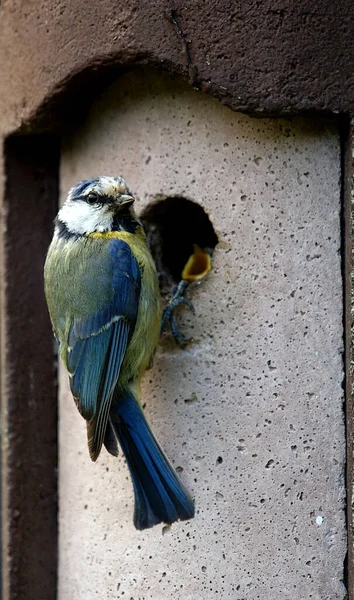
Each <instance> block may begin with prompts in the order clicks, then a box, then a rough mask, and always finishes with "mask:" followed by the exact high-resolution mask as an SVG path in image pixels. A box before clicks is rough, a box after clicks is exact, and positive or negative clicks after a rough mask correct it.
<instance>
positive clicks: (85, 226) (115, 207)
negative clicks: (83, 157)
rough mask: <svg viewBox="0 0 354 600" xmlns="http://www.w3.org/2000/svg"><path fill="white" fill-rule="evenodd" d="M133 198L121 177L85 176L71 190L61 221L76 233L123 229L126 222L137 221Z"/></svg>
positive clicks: (62, 211)
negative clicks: (87, 177)
mask: <svg viewBox="0 0 354 600" xmlns="http://www.w3.org/2000/svg"><path fill="white" fill-rule="evenodd" d="M134 200H135V198H134V196H133V195H132V193H131V191H130V189H129V188H128V186H127V184H126V182H125V181H124V179H123V178H122V177H108V176H101V177H96V178H95V179H86V180H84V181H80V182H79V183H78V184H77V185H76V186H74V187H73V188H71V190H70V191H69V194H68V197H67V199H66V201H65V203H64V204H63V206H62V207H61V209H60V210H59V213H58V222H59V224H61V225H64V226H65V228H66V230H67V231H68V232H69V233H71V234H75V235H85V234H90V233H94V232H105V231H112V230H119V229H123V230H124V229H126V226H125V224H129V222H130V223H131V222H134V223H136V222H138V221H137V217H136V215H135V212H134V209H133V207H132V204H133V202H134Z"/></svg>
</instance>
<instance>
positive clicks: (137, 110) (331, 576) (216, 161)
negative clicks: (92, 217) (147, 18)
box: [59, 72, 346, 600]
mask: <svg viewBox="0 0 354 600" xmlns="http://www.w3.org/2000/svg"><path fill="white" fill-rule="evenodd" d="M97 174H114V175H115V174H122V175H123V176H124V177H125V178H126V179H127V181H128V182H129V185H130V186H131V188H132V189H133V190H134V191H135V192H136V193H137V194H138V195H139V197H140V198H141V203H140V206H141V207H143V206H144V205H145V203H146V202H147V201H148V197H149V195H151V194H154V193H163V194H169V193H171V194H181V195H185V196H187V197H189V198H191V199H194V200H196V201H198V202H200V203H201V204H202V205H203V207H204V208H205V210H206V211H207V212H208V214H209V215H210V217H211V219H212V221H213V223H214V227H215V229H216V231H217V233H218V235H219V239H220V243H219V245H218V246H217V249H216V252H215V256H214V268H213V270H212V272H211V273H210V275H209V276H208V278H207V280H205V281H204V282H203V283H202V284H201V285H200V286H199V287H197V288H196V289H195V290H194V291H193V294H192V298H193V301H194V303H195V306H196V309H197V315H196V317H195V319H194V320H193V319H192V318H191V316H190V314H189V313H188V312H184V313H183V317H181V320H182V322H183V326H184V327H185V330H186V332H187V333H188V332H189V333H192V334H193V336H194V338H195V342H194V343H193V344H191V345H190V346H189V347H188V348H187V349H186V350H180V349H177V348H175V347H174V345H173V343H172V342H170V341H169V340H167V341H166V340H164V341H163V343H162V345H161V348H160V350H159V353H158V356H157V359H156V362H155V365H154V367H153V369H152V370H151V371H149V372H148V373H147V375H146V377H145V380H144V388H143V400H144V402H146V413H147V415H148V417H149V419H150V422H151V424H152V427H153V430H154V432H155V433H156V434H157V436H158V438H159V440H160V442H161V444H162V446H163V447H164V449H165V450H166V453H167V454H168V456H169V457H170V458H171V459H172V461H173V463H174V464H175V466H176V467H178V468H179V469H178V470H179V471H180V474H181V478H182V480H183V481H184V483H185V484H186V485H187V486H188V487H189V489H190V490H191V491H192V493H193V495H194V497H195V500H196V506H197V515H196V517H195V519H194V520H192V521H190V522H185V523H178V524H174V525H173V526H172V527H171V528H169V527H162V526H157V527H155V528H153V529H151V530H148V531H146V532H138V531H135V530H134V527H133V524H132V513H133V493H132V489H131V483H130V478H129V476H128V472H127V467H126V465H125V463H124V460H123V459H122V457H121V456H120V457H119V458H118V459H115V458H113V457H111V456H109V455H108V454H107V453H105V452H104V451H103V452H102V455H101V456H100V458H99V460H98V462H97V463H96V464H93V463H91V461H90V459H89V455H88V451H87V448H86V428H85V424H84V421H83V420H82V418H81V417H80V416H79V414H78V413H77V410H76V408H75V406H74V402H73V401H72V399H71V397H70V394H69V392H68V385H67V377H66V375H65V374H63V373H61V393H60V468H59V471H60V542H59V599H60V600H79V599H82V598H85V600H91V599H94V598H99V599H100V600H105V599H107V600H108V599H111V598H126V599H128V598H130V599H134V600H138V599H144V600H148V599H149V600H152V599H153V600H167V599H168V598H174V599H175V598H176V599H178V598H180V599H182V598H183V599H185V600H188V599H190V600H200V599H203V600H209V599H212V598H213V599H214V598H221V599H223V600H224V599H225V600H226V599H228V598H230V599H231V598H232V599H233V600H241V599H245V598H247V600H256V599H257V600H258V599H259V600H277V599H279V598H283V599H293V598H299V599H306V600H310V599H312V600H325V599H328V600H340V599H343V598H344V597H345V588H344V585H343V583H342V579H343V571H344V566H343V565H344V558H345V553H346V530H345V513H344V507H345V490H344V461H345V432H344V424H343V389H342V381H343V365H342V351H343V343H342V337H343V325H342V280H341V264H340V244H341V240H340V180H339V178H340V147H339V137H338V132H337V130H336V127H335V125H334V124H333V123H331V122H329V121H321V120H317V121H312V122H310V121H308V120H304V119H289V120H270V119H267V120H257V119H252V118H250V117H247V116H245V115H241V114H237V113H234V112H232V111H230V110H229V109H227V108H225V107H223V106H222V105H221V104H219V103H218V102H217V101H215V100H213V99H211V98H209V97H205V96H203V95H201V94H199V93H198V92H196V91H192V90H190V89H188V88H186V87H184V85H182V84H180V83H178V82H175V81H173V80H171V79H169V78H167V77H165V76H161V77H160V76H153V75H151V74H150V75H149V74H148V75H146V76H145V75H144V73H143V72H135V73H131V74H126V75H125V76H124V77H123V78H121V79H119V80H118V81H117V83H116V84H115V85H113V86H112V87H111V88H110V89H108V90H107V91H106V92H105V93H104V94H103V95H102V97H101V98H100V100H99V101H98V102H96V104H95V105H94V106H93V108H92V110H91V113H90V116H89V119H88V121H87V123H86V124H85V125H84V126H83V127H82V128H81V129H80V130H78V131H77V132H76V133H75V135H73V136H72V137H71V138H70V139H66V140H65V142H64V145H63V151H62V163H61V190H62V191H61V193H62V198H64V197H65V194H66V191H67V190H68V188H69V187H70V186H71V185H73V184H74V183H75V182H76V181H77V180H79V179H83V178H86V177H91V176H94V175H97Z"/></svg>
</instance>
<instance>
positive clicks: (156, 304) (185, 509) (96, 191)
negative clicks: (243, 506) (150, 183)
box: [44, 176, 194, 529]
mask: <svg viewBox="0 0 354 600" xmlns="http://www.w3.org/2000/svg"><path fill="white" fill-rule="evenodd" d="M133 202H134V197H133V195H132V193H131V191H130V190H129V188H128V186H127V184H126V182H125V181H124V179H123V178H121V177H106V176H102V177H97V178H96V179H89V180H85V181H80V182H79V183H78V184H77V185H76V186H75V187H73V188H72V189H71V190H70V191H69V194H68V197H67V200H66V202H65V203H64V205H63V206H62V207H61V209H60V210H59V213H58V215H57V218H56V220H55V229H54V235H53V240H52V242H51V245H50V247H49V250H48V255H47V258H46V262H45V268H44V279H45V293H46V298H47V304H48V309H49V314H50V318H51V321H52V325H53V330H54V334H55V336H56V338H57V339H58V341H59V353H60V356H61V358H62V360H63V363H64V365H65V367H66V369H67V371H68V374H69V378H70V387H71V391H72V394H73V397H74V400H75V402H76V405H77V408H78V409H79V411H80V413H81V415H82V416H83V417H84V418H85V419H86V421H87V437H88V447H89V452H90V456H91V458H92V460H94V461H95V460H96V459H97V457H98V455H99V454H100V451H101V448H102V444H104V445H105V447H106V449H107V450H108V452H110V453H111V454H113V455H114V456H117V454H118V446H117V440H118V442H119V444H120V446H121V448H122V450H123V453H124V456H125V458H126V461H127V464H128V467H129V470H130V474H131V478H132V483H133V488H134V496H135V510H134V524H135V527H136V528H137V529H146V528H148V527H152V526H153V525H156V524H157V523H161V522H164V523H172V522H174V521H176V520H178V519H181V520H185V519H190V518H192V517H193V516H194V504H193V500H192V499H191V497H190V495H189V493H188V491H187V490H186V489H185V487H184V486H183V485H182V483H181V481H180V479H179V478H178V475H177V474H176V472H175V470H174V468H173V467H172V465H171V464H170V462H169V461H168V459H167V457H166V455H165V454H164V452H163V451H162V449H161V447H160V445H159V444H158V442H157V440H156V438H155V436H154V435H153V433H152V431H151V429H150V427H149V425H148V423H147V421H146V419H145V416H144V414H143V411H142V409H141V406H140V401H139V397H140V381H141V378H142V376H143V374H144V372H145V370H146V369H147V368H148V366H149V364H150V363H151V361H152V358H153V356H154V353H155V349H156V346H157V343H158V339H159V332H160V323H161V303H160V294H159V286H158V280H157V275H156V269H155V265H154V262H153V259H152V257H151V254H150V252H149V250H148V247H147V245H146V239H145V234H144V231H143V228H142V225H141V223H140V222H139V220H138V218H137V217H136V214H135V212H134V210H133V206H132V204H133Z"/></svg>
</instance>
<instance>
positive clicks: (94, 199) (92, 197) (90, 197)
mask: <svg viewBox="0 0 354 600" xmlns="http://www.w3.org/2000/svg"><path fill="white" fill-rule="evenodd" d="M86 202H88V203H89V204H97V203H98V202H99V197H98V194H95V192H90V193H89V194H87V196H86Z"/></svg>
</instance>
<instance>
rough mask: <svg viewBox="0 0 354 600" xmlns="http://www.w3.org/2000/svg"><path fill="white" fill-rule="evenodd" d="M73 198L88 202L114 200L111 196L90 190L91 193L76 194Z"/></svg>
mask: <svg viewBox="0 0 354 600" xmlns="http://www.w3.org/2000/svg"><path fill="white" fill-rule="evenodd" d="M73 200H83V201H84V202H87V204H92V205H93V204H99V205H101V206H102V205H103V204H111V203H112V202H113V201H114V200H113V198H110V197H109V196H106V195H104V194H98V193H97V192H90V193H89V194H85V195H84V196H76V197H75V198H73Z"/></svg>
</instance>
